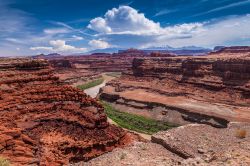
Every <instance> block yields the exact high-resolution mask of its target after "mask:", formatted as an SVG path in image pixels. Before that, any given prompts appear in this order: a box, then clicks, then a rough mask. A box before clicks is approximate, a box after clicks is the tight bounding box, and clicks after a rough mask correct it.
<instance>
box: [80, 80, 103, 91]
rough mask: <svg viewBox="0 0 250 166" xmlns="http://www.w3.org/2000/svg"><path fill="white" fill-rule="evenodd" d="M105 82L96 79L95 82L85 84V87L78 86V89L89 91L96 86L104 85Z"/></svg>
mask: <svg viewBox="0 0 250 166" xmlns="http://www.w3.org/2000/svg"><path fill="white" fill-rule="evenodd" d="M103 81H104V79H103V78H99V79H96V80H93V81H91V82H88V83H86V84H83V85H78V86H77V88H79V89H81V90H85V89H89V88H92V87H94V86H97V85H100V84H102V83H103Z"/></svg>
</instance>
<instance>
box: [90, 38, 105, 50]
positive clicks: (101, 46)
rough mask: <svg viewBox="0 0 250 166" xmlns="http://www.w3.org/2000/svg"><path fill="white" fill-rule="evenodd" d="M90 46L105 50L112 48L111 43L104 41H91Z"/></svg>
mask: <svg viewBox="0 0 250 166" xmlns="http://www.w3.org/2000/svg"><path fill="white" fill-rule="evenodd" d="M88 44H89V45H90V46H91V47H92V48H94V49H96V48H99V49H104V48H109V47H110V45H109V43H108V42H106V41H103V40H90V41H89V43H88Z"/></svg>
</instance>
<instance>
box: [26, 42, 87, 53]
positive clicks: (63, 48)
mask: <svg viewBox="0 0 250 166" xmlns="http://www.w3.org/2000/svg"><path fill="white" fill-rule="evenodd" d="M49 45H50V47H44V46H38V47H30V49H31V50H34V51H46V52H59V53H78V52H84V51H86V50H87V49H86V48H77V47H74V46H71V45H68V44H66V42H65V41H64V40H51V41H49Z"/></svg>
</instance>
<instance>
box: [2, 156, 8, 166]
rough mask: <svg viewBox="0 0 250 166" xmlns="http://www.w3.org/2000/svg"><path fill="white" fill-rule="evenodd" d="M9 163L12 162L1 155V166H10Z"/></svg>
mask: <svg viewBox="0 0 250 166" xmlns="http://www.w3.org/2000/svg"><path fill="white" fill-rule="evenodd" d="M9 165H10V162H9V161H8V160H7V159H5V158H3V157H1V156H0V166H9Z"/></svg>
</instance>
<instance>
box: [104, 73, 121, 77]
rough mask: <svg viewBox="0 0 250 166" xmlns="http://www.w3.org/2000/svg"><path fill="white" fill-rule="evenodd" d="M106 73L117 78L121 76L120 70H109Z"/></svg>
mask: <svg viewBox="0 0 250 166" xmlns="http://www.w3.org/2000/svg"><path fill="white" fill-rule="evenodd" d="M106 75H107V76H111V77H116V78H118V77H120V76H121V72H109V73H106Z"/></svg>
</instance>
